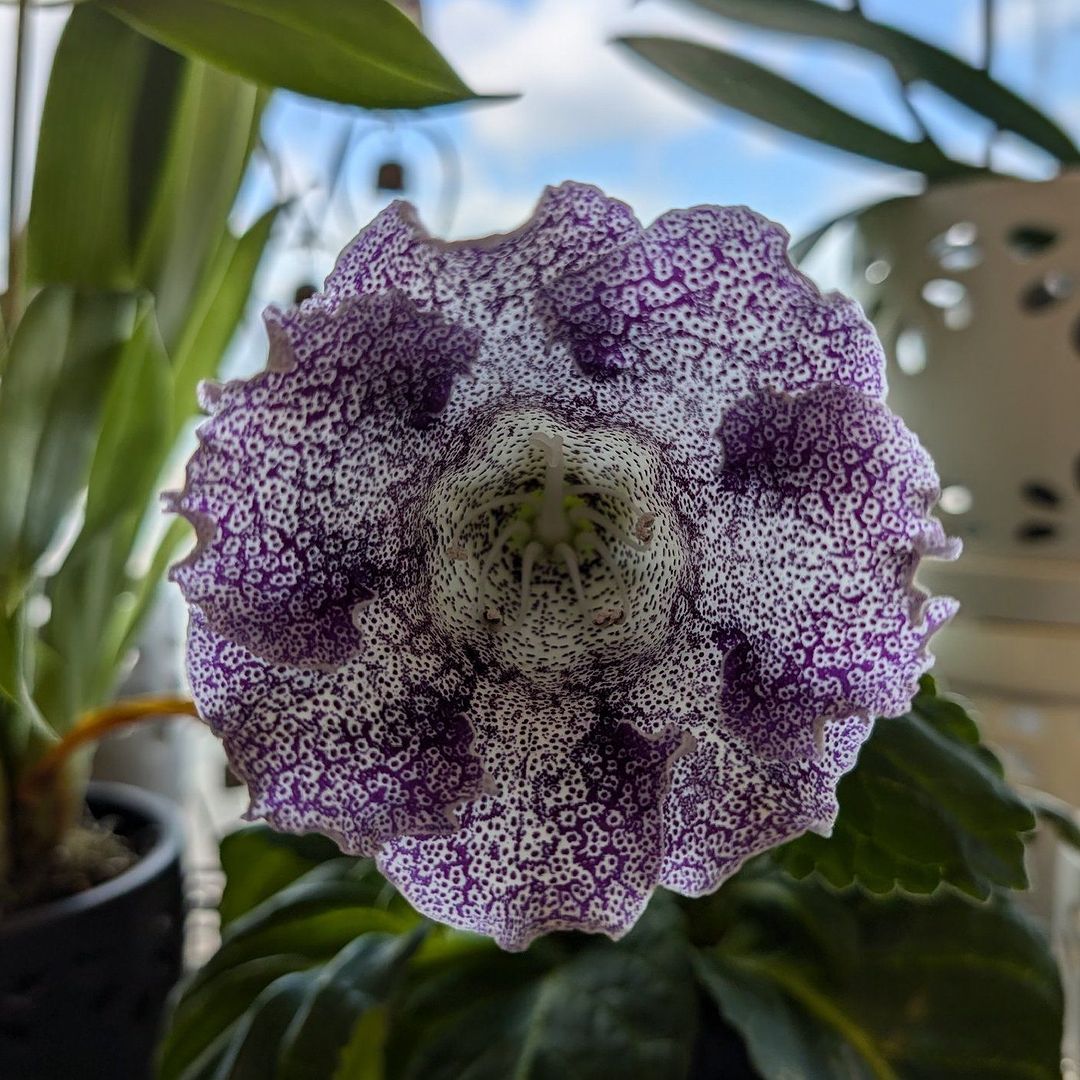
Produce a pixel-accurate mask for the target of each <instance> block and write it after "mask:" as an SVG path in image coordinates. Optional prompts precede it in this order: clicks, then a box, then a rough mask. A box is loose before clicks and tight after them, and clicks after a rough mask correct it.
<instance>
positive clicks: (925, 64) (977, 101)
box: [688, 0, 1080, 163]
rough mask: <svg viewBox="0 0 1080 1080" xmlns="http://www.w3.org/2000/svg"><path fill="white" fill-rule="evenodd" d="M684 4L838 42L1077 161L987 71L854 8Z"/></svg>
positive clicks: (1051, 126) (798, 1) (749, 1)
mask: <svg viewBox="0 0 1080 1080" xmlns="http://www.w3.org/2000/svg"><path fill="white" fill-rule="evenodd" d="M688 2H689V3H692V4H694V5H696V6H697V7H700V8H704V9H705V10H707V11H713V12H715V13H716V14H718V15H722V16H724V17H725V18H729V19H736V20H738V21H739V22H743V23H749V24H750V25H751V26H758V27H761V28H762V29H764V30H777V31H780V32H783V33H788V34H800V35H804V36H807V37H814V38H825V39H829V40H832V41H841V42H844V43H845V44H848V45H855V46H857V47H859V48H862V49H866V50H868V51H870V52H873V53H877V55H879V56H882V57H884V58H885V59H886V60H888V61H889V62H890V63H892V64H893V65H894V66H895V68H896V72H897V74H898V75H899V76H900V79H901V80H902V81H903V82H905V83H912V82H917V81H924V82H927V83H929V84H930V85H931V86H935V87H937V88H938V89H939V90H941V91H942V92H943V93H945V94H948V95H949V96H950V97H952V98H953V99H954V100H956V101H958V102H960V103H961V104H962V105H965V106H966V107H967V108H969V109H971V110H973V111H974V112H976V113H978V114H979V115H981V116H984V117H986V119H987V120H990V121H992V122H993V124H994V126H995V127H997V128H1000V129H1002V130H1003V131H1012V132H1014V133H1015V134H1017V135H1021V136H1023V137H1024V138H1025V139H1027V140H1028V141H1029V142H1031V143H1034V144H1035V145H1036V146H1039V147H1041V148H1042V149H1043V150H1045V151H1047V153H1049V154H1052V155H1053V156H1054V157H1056V158H1058V160H1060V161H1063V162H1067V163H1073V162H1076V161H1080V150H1078V149H1077V147H1076V144H1075V143H1074V142H1073V141H1072V140H1071V139H1070V138H1069V136H1068V135H1067V134H1066V133H1065V132H1064V131H1063V130H1062V129H1061V128H1060V127H1059V126H1058V125H1057V124H1056V123H1055V122H1054V121H1053V120H1051V119H1050V117H1048V116H1047V115H1046V114H1045V113H1042V112H1040V111H1039V110H1038V109H1036V108H1035V107H1034V106H1033V105H1031V104H1030V103H1029V102H1027V101H1025V100H1024V99H1023V98H1022V97H1020V96H1019V95H1018V94H1015V93H1013V91H1012V90H1010V89H1009V88H1008V87H1006V86H1002V84H1001V83H999V82H997V81H996V80H995V79H992V78H991V77H990V76H989V75H987V73H986V72H985V71H980V70H979V69H978V68H975V67H972V66H971V65H970V64H968V63H966V62H965V61H964V60H961V59H960V58H959V57H956V56H953V55H952V53H948V52H945V50H944V49H939V48H938V47H937V46H936V45H931V44H929V43H928V42H925V41H921V40H920V39H919V38H916V37H912V36H911V35H910V34H906V33H904V31H902V30H896V29H894V28H893V27H891V26H883V25H882V24H881V23H876V22H872V21H871V20H870V19H867V18H866V17H865V16H864V15H863V14H862V12H861V11H860V10H858V9H857V8H855V9H846V10H845V9H840V8H835V7H832V6H830V5H829V4H823V3H820V2H819V0H688Z"/></svg>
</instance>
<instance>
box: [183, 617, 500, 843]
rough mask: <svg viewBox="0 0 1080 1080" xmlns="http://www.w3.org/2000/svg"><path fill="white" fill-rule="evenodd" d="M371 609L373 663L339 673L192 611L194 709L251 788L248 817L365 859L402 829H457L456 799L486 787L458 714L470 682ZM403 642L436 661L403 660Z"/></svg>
mask: <svg viewBox="0 0 1080 1080" xmlns="http://www.w3.org/2000/svg"><path fill="white" fill-rule="evenodd" d="M373 609H377V610H373V611H372V619H371V620H370V625H369V627H368V629H369V633H370V634H371V637H372V641H373V642H377V643H378V647H377V649H372V650H371V652H372V653H374V652H377V654H378V659H371V658H370V657H369V655H367V654H365V655H364V656H358V657H354V658H353V659H352V660H351V661H349V662H348V663H347V664H346V665H344V666H343V667H341V668H339V669H338V670H337V671H335V672H324V671H316V670H311V669H305V668H297V667H290V666H286V665H282V664H273V663H268V662H267V661H265V660H260V659H259V658H257V657H256V656H254V655H252V654H251V653H250V652H249V651H248V650H247V649H245V648H243V646H240V645H236V644H235V643H233V642H230V641H228V640H226V639H225V638H222V637H220V636H219V635H217V634H215V633H214V632H213V631H212V630H211V629H210V628H209V627H208V626H207V624H206V620H205V619H204V618H202V616H201V615H199V613H198V612H197V611H193V613H192V617H191V624H190V627H189V630H188V671H189V675H190V678H191V684H192V688H193V692H194V695H195V702H196V705H197V706H198V709H199V715H200V716H202V717H203V719H205V720H206V722H207V723H208V724H209V725H210V726H211V728H212V729H213V730H214V731H215V733H217V734H218V735H220V736H221V737H222V738H223V739H224V740H225V745H226V746H227V748H228V750H229V757H230V760H231V762H232V765H233V768H234V769H235V771H236V772H237V773H238V774H239V775H240V777H241V778H242V779H243V780H244V781H245V783H246V784H247V785H248V789H249V791H250V793H251V806H250V808H249V810H248V814H247V816H248V817H252V818H265V819H266V820H267V821H268V822H269V823H270V824H271V825H273V826H274V828H277V829H281V830H282V831H285V832H301V833H303V832H313V831H314V832H321V833H324V834H326V835H327V836H331V837H333V838H334V840H336V841H337V843H338V844H340V845H341V847H342V849H343V850H346V851H352V852H356V853H358V854H364V855H375V854H377V853H378V851H379V850H380V848H381V846H382V844H383V843H385V842H386V841H387V840H390V839H392V838H393V837H395V836H400V835H402V834H409V835H416V836H426V835H429V834H438V833H449V832H453V831H455V830H456V829H457V827H458V825H457V814H456V810H455V808H456V806H457V804H458V803H461V802H464V801H466V800H468V799H472V798H475V797H476V796H477V795H479V794H480V793H481V792H482V791H483V790H484V786H485V780H484V774H483V769H482V768H481V765H480V762H479V759H478V758H477V757H476V756H475V755H474V754H473V753H472V749H471V747H472V742H473V733H472V729H471V727H470V724H469V721H468V720H467V719H466V717H465V715H464V710H465V708H466V706H467V704H468V682H467V680H465V679H464V678H463V677H462V675H461V673H460V671H459V670H458V669H457V668H456V667H454V666H453V665H452V664H451V663H450V662H449V660H448V659H447V658H446V657H445V656H443V657H442V658H441V659H437V660H436V659H435V658H436V657H437V656H438V648H437V643H436V642H434V641H428V640H426V639H425V636H424V635H423V634H421V633H418V632H417V630H416V628H415V626H414V625H413V624H412V622H411V620H409V619H407V618H404V617H403V616H402V615H401V614H400V613H399V612H396V611H394V610H393V608H392V607H390V606H389V605H383V604H377V605H373ZM405 646H412V647H427V649H428V655H429V658H431V663H429V664H428V665H427V666H426V667H425V668H423V669H421V670H417V665H415V664H413V665H409V664H406V663H405V662H404V660H403V654H402V649H403V648H404V647H405Z"/></svg>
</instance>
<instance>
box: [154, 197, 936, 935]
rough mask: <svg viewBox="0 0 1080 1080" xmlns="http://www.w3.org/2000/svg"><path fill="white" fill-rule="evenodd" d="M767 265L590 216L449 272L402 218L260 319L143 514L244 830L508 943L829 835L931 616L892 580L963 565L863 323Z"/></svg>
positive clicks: (476, 249)
mask: <svg viewBox="0 0 1080 1080" xmlns="http://www.w3.org/2000/svg"><path fill="white" fill-rule="evenodd" d="M786 247H787V235H786V233H785V232H784V230H783V229H781V228H780V227H779V226H777V225H774V224H772V223H771V222H769V221H767V220H765V219H764V218H762V217H760V216H758V215H757V214H755V213H753V212H752V211H750V210H747V209H745V208H743V207H736V208H724V207H712V206H703V207H695V208H693V209H690V210H677V211H672V212H671V213H668V214H665V215H664V216H663V217H661V218H659V219H658V220H657V221H656V222H654V223H653V224H652V225H651V226H649V227H648V228H643V227H642V226H641V225H640V224H639V223H638V222H637V220H636V219H635V218H634V216H633V214H632V212H631V211H630V209H629V208H628V207H627V206H625V205H624V204H622V203H620V202H618V201H616V200H614V199H609V198H607V197H606V196H604V195H603V194H602V193H601V192H600V191H598V190H596V189H595V188H592V187H588V186H585V185H579V184H564V185H562V186H561V187H559V188H555V189H550V190H548V191H547V192H546V194H545V195H544V197H543V199H542V200H541V202H540V204H539V206H538V207H537V210H536V212H535V214H534V216H533V217H532V219H531V220H530V221H529V222H528V223H527V224H526V225H524V226H523V227H522V228H521V229H519V230H517V231H516V232H513V233H509V234H507V235H504V236H494V237H490V238H488V239H485V240H481V241H466V242H462V243H446V242H443V241H440V240H437V239H434V238H432V237H430V236H429V235H428V234H427V233H426V232H425V231H424V229H423V228H422V227H421V225H420V224H419V223H418V221H417V219H416V217H415V215H414V213H413V210H412V208H411V207H409V206H408V205H407V204H404V203H396V204H394V205H393V206H391V207H390V208H389V209H387V210H386V211H385V212H383V213H382V214H381V215H380V216H379V217H378V218H377V219H376V220H375V221H374V222H372V224H371V225H369V226H368V227H367V228H366V229H365V230H364V231H363V232H361V233H360V235H359V236H358V237H357V238H356V240H354V241H353V243H352V244H351V245H350V246H349V247H348V248H347V249H346V250H345V251H344V253H343V254H342V255H341V257H340V259H339V261H338V264H337V266H336V268H335V269H334V271H333V273H332V274H331V275H330V277H329V278H328V280H327V282H326V285H325V289H324V291H323V292H322V293H320V294H317V295H315V296H313V297H312V298H311V299H310V300H307V301H305V302H304V303H303V304H301V305H300V306H299V307H298V308H293V309H290V310H287V311H277V310H271V311H269V312H268V313H267V316H266V322H267V327H268V330H269V337H270V360H269V365H268V368H267V370H266V371H265V372H263V373H261V374H259V375H257V376H255V377H254V378H252V379H249V380H246V381H237V382H230V383H226V384H225V385H223V386H208V387H204V389H203V402H204V405H205V406H206V408H207V410H208V411H209V412H210V414H211V415H210V417H209V419H208V420H207V421H206V422H205V423H204V424H203V425H202V427H201V428H200V431H199V437H200V445H199V448H198V450H197V451H196V453H195V454H194V456H193V457H192V459H191V462H190V464H189V466H188V473H187V483H186V486H185V487H184V490H183V491H182V492H180V493H178V494H175V495H173V496H171V497H170V501H171V506H172V508H173V509H174V510H176V511H177V512H179V513H181V514H183V515H184V516H185V517H186V518H188V519H189V520H190V521H191V522H192V523H193V525H194V527H195V530H196V532H197V535H198V544H197V546H196V548H195V550H194V552H193V553H192V554H191V555H190V556H189V557H188V558H187V559H185V560H184V561H183V562H182V563H180V564H179V565H178V566H177V567H176V568H175V569H174V570H173V577H174V579H175V580H176V581H177V582H179V584H180V586H181V587H182V589H183V591H184V595H185V596H186V598H187V601H188V603H189V605H190V608H191V626H190V635H189V642H188V667H189V672H190V678H191V683H192V687H193V692H194V696H195V699H196V702H197V704H198V706H199V710H200V713H201V714H202V716H203V717H204V718H205V719H206V720H207V721H208V722H209V723H210V725H211V726H212V727H213V729H214V730H215V731H216V732H217V733H218V734H219V735H220V736H221V737H222V739H223V740H224V742H225V746H226V749H227V751H228V753H229V756H230V759H231V761H232V765H233V768H234V769H235V770H236V772H237V773H238V774H239V775H240V776H242V777H243V779H244V780H245V781H246V782H247V784H248V787H249V789H250V792H251V807H250V811H249V814H250V816H251V817H253V818H265V819H266V820H267V821H269V822H270V823H271V824H272V825H273V826H274V827H276V828H279V829H283V830H287V831H291V832H306V831H312V830H315V831H319V832H323V833H326V834H328V835H330V836H332V837H334V838H335V839H336V840H337V841H338V843H339V844H340V845H341V846H342V848H343V849H344V850H346V851H349V852H355V853H361V854H365V855H373V856H375V857H376V858H377V859H378V862H379V865H380V866H381V868H382V870H383V871H384V873H385V874H386V875H387V876H388V877H389V878H390V879H391V880H392V881H393V882H394V883H395V884H396V885H397V886H398V887H399V888H400V889H401V890H402V892H403V893H404V894H405V896H406V897H407V898H408V899H409V900H410V901H411V902H412V903H413V905H414V906H415V907H416V908H417V909H419V910H420V911H422V912H424V913H425V914H427V915H429V916H431V917H433V918H435V919H438V920H441V921H443V922H446V923H450V924H452V925H455V926H459V927H465V928H468V929H471V930H476V931H479V932H482V933H485V934H490V935H492V936H493V937H495V938H496V939H497V940H498V941H499V942H500V944H502V945H503V946H504V947H506V948H508V949H521V948H524V947H525V946H526V945H527V944H528V943H529V942H530V941H531V940H532V939H533V938H534V937H535V936H536V935H538V934H541V933H544V932H546V931H551V930H557V929H578V930H587V931H602V932H604V933H607V934H609V935H611V936H613V937H618V936H619V935H620V934H622V933H624V932H625V931H626V930H627V929H628V928H629V927H630V926H631V925H632V924H633V922H634V920H635V919H636V918H637V917H638V915H639V914H640V913H641V911H642V909H643V908H644V906H645V904H646V902H647V901H648V898H649V896H650V894H651V893H652V891H653V889H654V888H656V886H658V885H662V886H665V887H668V888H671V889H674V890H676V891H678V892H680V893H683V894H686V895H691V896H692V895H699V894H702V893H706V892H709V891H711V890H713V889H715V888H716V887H717V886H718V885H719V884H720V883H721V882H722V881H723V880H724V879H725V878H726V877H728V876H729V875H730V874H732V873H733V872H734V871H735V870H736V869H737V868H738V867H739V866H740V864H741V863H742V862H744V861H745V860H746V859H747V858H748V857H749V856H751V855H753V854H755V853H757V852H760V851H762V850H765V849H767V848H770V847H772V846H774V845H777V844H779V843H781V842H783V841H785V840H787V839H789V838H791V837H793V836H796V835H798V834H800V833H802V832H804V831H805V830H808V829H810V830H814V831H818V832H823V833H828V831H829V830H830V828H831V825H832V822H833V820H834V818H835V815H836V812H837V804H836V796H835V789H836V784H837V781H838V779H839V778H840V776H841V775H842V774H843V773H844V772H845V771H846V770H848V769H850V768H851V767H852V765H853V764H854V762H855V758H856V755H857V752H858V749H859V746H860V744H861V743H862V742H863V740H865V738H866V737H867V735H868V734H869V731H870V720H871V718H872V717H874V716H879V715H890V714H896V713H900V712H902V711H904V709H905V708H906V707H907V706H908V703H909V701H910V699H911V696H912V694H913V693H914V691H915V689H916V683H917V680H918V678H919V676H920V675H921V674H922V673H923V672H924V671H925V670H926V669H927V667H928V666H929V665H930V662H931V661H930V657H929V655H928V653H927V648H926V645H927V640H928V638H929V637H930V635H931V634H932V633H933V631H934V630H935V629H936V628H937V627H938V626H939V625H940V624H941V623H942V622H943V621H944V620H946V619H947V618H948V617H949V616H950V615H951V614H952V612H953V610H954V607H955V605H954V604H953V602H952V601H950V600H947V599H940V598H938V599H930V598H928V597H927V596H926V595H925V594H924V593H923V592H922V591H920V590H919V589H918V588H916V587H915V585H914V584H913V577H914V574H915V570H916V567H917V565H918V563H919V560H920V558H921V557H922V556H923V555H932V556H937V557H941V558H950V557H953V556H954V555H955V554H956V550H957V547H956V545H955V543H953V542H950V541H949V540H947V539H946V537H945V536H944V534H943V532H942V529H941V526H940V524H939V523H938V521H937V520H936V519H934V518H933V517H931V516H930V509H931V507H932V506H933V503H934V501H935V499H936V497H937V493H938V484H937V477H936V475H935V472H934V468H933V465H932V463H931V461H930V459H929V458H928V456H927V455H926V453H925V452H924V451H923V450H922V448H921V447H920V446H919V444H918V442H917V441H916V439H915V438H914V437H913V436H912V435H911V434H910V433H909V432H908V431H907V430H906V429H905V428H904V426H903V424H902V423H901V422H900V421H899V420H898V419H897V418H896V417H895V416H893V415H892V414H891V413H890V412H889V410H888V409H887V408H886V406H885V405H884V403H883V397H884V394H885V382H884V363H883V357H882V353H881V349H880V346H879V344H878V341H877V339H876V337H875V335H874V332H873V330H872V329H871V327H870V326H869V324H868V323H867V321H866V319H865V318H864V316H863V315H862V313H861V311H860V310H859V308H858V307H857V306H856V305H855V304H854V303H852V302H851V301H849V300H847V299H845V298H843V297H841V296H839V295H835V294H833V295H828V296H822V295H821V294H820V293H819V292H818V290H817V289H816V288H815V286H814V285H813V284H811V283H810V281H809V280H808V279H807V278H805V277H804V276H803V275H802V274H800V273H799V272H798V271H797V270H795V269H794V268H793V267H792V265H791V263H790V262H789V260H788V257H787V251H786Z"/></svg>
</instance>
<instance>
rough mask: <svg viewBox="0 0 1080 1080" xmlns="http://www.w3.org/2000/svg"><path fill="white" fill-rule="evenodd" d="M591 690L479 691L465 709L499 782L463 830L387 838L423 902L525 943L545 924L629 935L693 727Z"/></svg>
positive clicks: (506, 943)
mask: <svg viewBox="0 0 1080 1080" xmlns="http://www.w3.org/2000/svg"><path fill="white" fill-rule="evenodd" d="M595 710H596V706H595V703H594V702H591V701H590V700H589V699H588V698H579V699H577V700H571V701H559V702H557V703H552V704H551V705H547V704H546V703H544V702H538V701H537V700H536V696H535V694H534V693H533V692H532V691H531V689H530V688H529V687H528V686H527V685H519V686H516V687H515V686H510V687H505V686H504V687H500V688H498V690H489V691H487V692H486V693H481V694H478V695H477V696H476V698H475V699H474V701H473V708H472V711H471V712H470V719H471V721H472V723H473V725H474V726H475V727H476V729H477V732H478V740H477V741H478V744H481V745H482V746H483V747H484V751H485V754H486V764H487V766H488V768H489V770H490V772H491V774H492V775H493V776H497V777H499V778H500V781H499V789H498V791H497V792H496V793H494V794H490V795H484V796H482V797H481V798H479V799H477V800H476V801H475V802H472V803H470V804H469V805H468V806H467V807H466V808H464V809H463V810H462V813H461V822H460V827H459V828H458V830H457V831H456V832H454V833H452V834H448V835H446V836H440V837H408V838H402V839H400V840H395V841H393V842H392V843H390V844H388V845H387V847H386V848H385V849H384V851H383V854H382V855H381V856H380V859H379V865H380V868H381V869H382V870H383V872H384V873H385V874H386V875H387V877H389V878H390V880H391V881H393V882H394V884H395V885H397V886H398V888H399V889H400V890H401V891H402V893H404V895H405V897H406V898H407V899H408V900H409V902H410V903H411V904H412V905H413V906H414V907H415V908H416V909H417V910H418V911H420V912H422V913H423V914H425V915H428V916H429V917H431V918H433V919H438V920H439V921H441V922H446V923H450V924H451V925H453V926H462V927H467V928H469V929H471V930H475V931H477V932H479V933H482V934H488V935H490V936H491V937H493V938H494V939H495V940H496V941H497V942H498V943H499V944H500V945H501V946H502V947H503V948H504V949H510V950H515V951H516V950H519V949H524V948H526V947H527V946H528V944H529V943H530V942H531V941H532V940H533V939H534V938H535V937H537V936H538V935H539V934H544V933H548V932H550V931H554V930H586V931H590V932H602V933H605V934H608V935H609V936H611V937H614V938H618V937H621V936H622V935H623V934H624V933H625V932H626V931H627V930H629V929H630V927H631V926H633V924H634V922H635V921H636V920H637V918H638V916H639V915H640V914H641V912H642V911H643V910H644V908H645V905H646V904H647V903H648V900H649V896H650V895H651V893H652V890H653V888H654V887H655V885H656V881H657V877H658V874H659V871H660V860H661V851H662V847H663V823H662V803H663V797H664V794H665V792H666V791H667V790H668V786H669V776H670V771H671V766H672V763H673V761H674V760H675V759H676V758H677V757H678V756H679V755H680V754H681V753H682V752H684V751H685V749H686V748H687V745H688V743H687V740H686V739H685V738H684V736H683V735H682V734H680V733H678V732H673V731H668V732H665V733H663V734H661V735H660V736H659V737H658V738H656V739H648V738H646V737H644V736H642V735H640V734H638V733H637V732H636V731H635V730H634V729H633V728H632V727H631V726H630V725H629V724H626V723H621V722H619V720H618V719H617V718H615V717H613V716H610V715H607V716H605V715H599V714H597V713H596V711H595Z"/></svg>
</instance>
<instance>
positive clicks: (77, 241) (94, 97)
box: [27, 4, 177, 289]
mask: <svg viewBox="0 0 1080 1080" xmlns="http://www.w3.org/2000/svg"><path fill="white" fill-rule="evenodd" d="M176 76H177V65H176V62H175V59H174V58H172V57H171V55H170V54H169V53H167V51H166V50H164V49H162V48H161V47H160V46H159V45H156V44H154V42H152V41H149V40H148V39H147V38H145V37H143V36H142V35H140V34H137V33H135V32H134V31H133V30H132V29H131V28H130V27H128V26H126V25H125V24H124V23H122V22H120V21H118V20H117V19H114V18H113V17H112V16H111V15H109V14H108V13H106V12H104V11H102V10H101V9H100V8H98V7H96V6H95V5H93V4H80V5H79V6H78V7H77V8H76V9H75V11H73V12H72V14H71V18H70V19H69V20H68V22H67V25H66V26H65V28H64V32H63V35H62V36H61V38H60V44H59V46H58V47H57V51H56V57H55V59H54V62H53V66H52V73H51V75H50V78H49V88H48V92H47V94H46V97H45V111H44V114H43V116H42V121H41V134H40V137H39V140H38V152H37V164H36V166H35V169H34V190H33V198H32V201H31V206H30V224H29V231H28V253H27V258H28V273H29V275H30V277H31V279H32V280H35V281H42V282H53V283H61V282H62V283H66V284H74V285H83V286H88V287H93V288H102V289H127V288H131V287H132V286H133V285H134V283H135V280H134V276H133V266H134V254H133V246H132V239H133V237H134V235H135V232H136V231H137V229H138V226H139V222H140V220H141V215H142V212H143V205H142V200H141V195H142V193H143V192H145V191H146V190H147V188H148V185H149V184H150V182H151V177H152V176H154V175H155V174H156V170H157V168H158V166H159V164H160V162H159V159H158V157H157V155H158V153H159V152H160V149H161V148H160V145H159V143H158V141H157V136H158V134H159V132H160V131H161V130H162V129H164V128H165V127H167V124H168V113H169V109H170V108H171V105H172V87H173V83H174V81H175V78H176Z"/></svg>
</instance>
